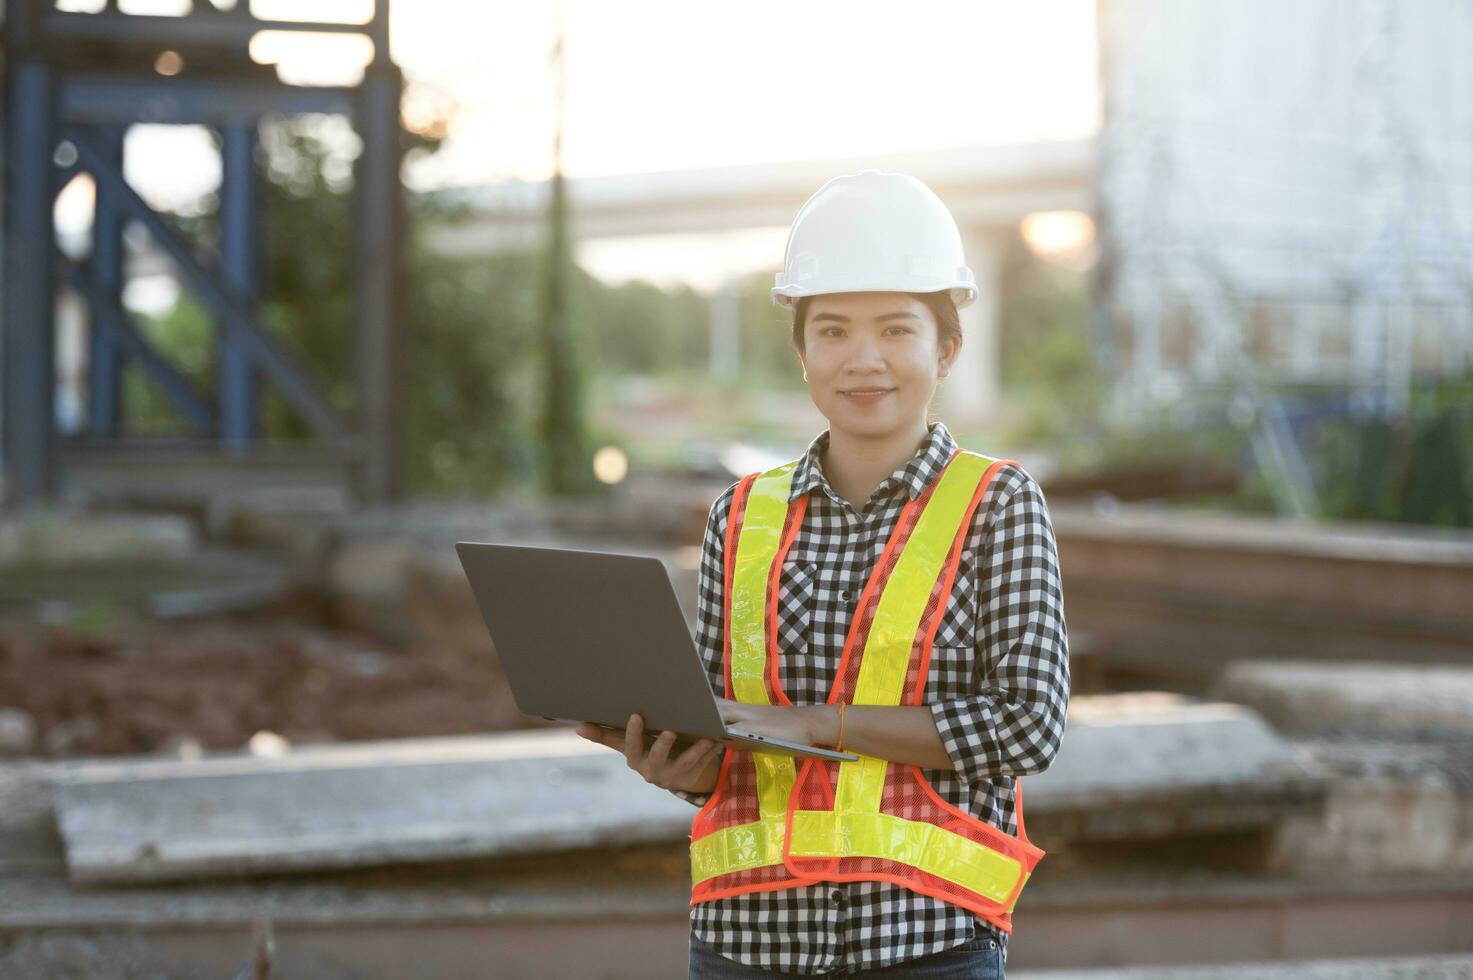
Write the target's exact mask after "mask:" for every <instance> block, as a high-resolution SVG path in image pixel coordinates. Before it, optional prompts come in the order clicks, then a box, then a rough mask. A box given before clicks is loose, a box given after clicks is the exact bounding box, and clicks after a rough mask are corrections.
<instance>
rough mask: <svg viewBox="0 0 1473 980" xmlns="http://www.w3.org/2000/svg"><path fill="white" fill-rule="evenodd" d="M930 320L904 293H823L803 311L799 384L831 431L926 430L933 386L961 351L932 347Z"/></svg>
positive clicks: (952, 345) (954, 345) (955, 344)
mask: <svg viewBox="0 0 1473 980" xmlns="http://www.w3.org/2000/svg"><path fill="white" fill-rule="evenodd" d="M937 333H938V330H937V326H936V318H935V316H934V315H933V314H932V313H931V310H930V308H929V307H927V306H926V304H925V303H922V302H921V301H920V300H918V299H916V298H915V297H913V296H909V295H907V294H905V293H880V292H864V293H828V294H825V295H821V296H815V297H813V299H812V300H810V301H809V304H808V318H807V319H806V320H805V321H804V324H803V345H804V348H805V349H804V352H803V354H801V355H800V357H801V359H802V361H803V372H804V377H805V378H806V379H807V381H808V393H809V396H810V397H811V398H812V399H813V404H814V405H816V406H818V410H819V411H820V412H822V413H823V414H824V416H825V417H826V418H827V419H828V420H829V423H830V425H831V426H833V427H834V428H837V429H843V430H846V431H848V432H851V433H853V434H855V435H859V436H885V435H889V434H891V433H894V432H899V431H903V430H906V429H910V428H913V427H915V426H916V425H921V426H924V425H925V419H926V408H927V406H928V405H929V404H930V402H931V396H932V394H933V393H934V392H935V390H936V382H937V380H938V379H940V378H944V377H946V373H947V371H949V370H950V369H951V365H952V363H953V362H954V361H955V360H956V355H957V352H958V350H959V349H960V347H961V341H960V339H955V338H954V339H952V340H951V341H949V342H948V343H947V344H946V346H945V348H944V349H941V348H939V347H938V344H937Z"/></svg>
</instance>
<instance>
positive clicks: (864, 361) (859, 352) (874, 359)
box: [845, 332, 885, 373]
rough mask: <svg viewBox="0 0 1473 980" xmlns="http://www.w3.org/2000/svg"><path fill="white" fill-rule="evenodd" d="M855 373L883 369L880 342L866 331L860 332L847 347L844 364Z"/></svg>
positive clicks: (883, 361)
mask: <svg viewBox="0 0 1473 980" xmlns="http://www.w3.org/2000/svg"><path fill="white" fill-rule="evenodd" d="M845 366H846V367H847V368H848V369H849V370H850V371H853V372H856V373H864V372H874V371H883V370H884V369H885V358H884V356H883V355H881V353H880V343H879V341H878V340H876V339H875V338H874V337H871V336H869V334H868V333H865V332H860V333H859V334H858V336H856V337H855V338H854V342H853V343H852V344H851V345H850V347H849V360H848V363H847V364H846V365H845Z"/></svg>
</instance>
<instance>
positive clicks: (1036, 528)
mask: <svg viewBox="0 0 1473 980" xmlns="http://www.w3.org/2000/svg"><path fill="white" fill-rule="evenodd" d="M828 440H829V433H828V432H827V431H824V432H823V433H821V434H820V435H819V436H818V437H817V438H816V439H814V440H813V442H812V443H811V444H810V445H809V447H808V452H807V455H806V456H804V458H803V459H802V460H801V461H800V462H799V464H798V466H797V469H796V470H795V472H794V474H793V490H792V497H791V498H790V499H793V500H796V499H797V498H798V497H799V496H800V495H802V494H806V493H812V494H813V499H812V500H811V501H809V506H808V510H807V513H806V514H805V515H804V518H803V525H802V527H801V528H800V529H799V531H798V534H797V537H796V538H795V540H794V542H793V547H792V550H791V551H790V552H789V553H788V556H787V560H786V562H785V563H784V567H783V569H782V571H781V573H780V579H779V586H780V588H779V596H780V604H781V608H780V610H779V624H778V634H777V636H778V639H777V642H778V647H779V649H780V652H781V654H782V660H781V663H780V665H779V668H778V671H779V675H780V678H781V681H782V685H783V689H784V690H785V691H786V692H787V694H788V696H789V698H790V699H791V700H792V702H793V704H795V705H805V704H822V703H824V702H825V701H826V700H827V698H828V693H829V690H830V687H831V685H832V683H833V679H834V672H835V670H836V669H837V667H838V662H839V656H840V654H841V653H842V652H843V648H844V639H845V636H846V635H847V633H848V630H849V621H850V617H851V615H852V614H853V611H854V608H855V606H856V605H857V603H858V600H859V595H860V593H861V591H862V590H863V589H864V585H865V582H866V581H867V580H868V579H869V575H870V573H871V571H872V570H873V569H874V564H875V562H876V560H877V559H878V558H879V557H880V554H881V553H882V552H883V551H884V549H885V541H886V539H887V538H888V537H889V535H890V531H891V530H892V529H893V528H894V527H895V523H896V520H897V519H898V518H899V516H900V511H901V508H902V507H904V505H905V503H906V502H907V501H908V500H912V499H914V498H915V497H916V496H918V495H919V494H920V493H921V491H922V490H924V489H925V488H926V486H927V485H928V484H929V483H930V482H931V481H932V480H934V479H935V478H936V477H937V476H938V475H939V474H940V473H941V470H942V469H943V467H944V466H945V464H946V461H947V460H948V459H950V457H951V455H952V453H953V451H954V450H955V449H956V442H955V440H954V439H953V438H952V435H951V433H950V432H949V431H947V428H946V426H945V425H943V424H942V423H940V422H937V423H934V424H932V426H931V427H930V435H929V436H928V437H927V439H926V441H925V442H924V443H923V444H922V445H921V446H920V448H919V449H918V450H917V452H916V454H915V456H914V457H912V458H911V460H910V461H909V462H907V463H906V464H905V465H904V466H902V467H900V468H899V469H898V470H896V471H895V472H894V473H892V474H891V475H890V476H889V477H888V478H887V479H886V480H885V481H884V482H883V483H881V484H880V485H879V486H878V487H877V488H876V489H875V491H874V493H873V494H872V495H871V497H870V499H869V502H868V503H867V504H866V506H865V508H864V510H863V511H862V512H856V511H855V510H854V508H853V507H851V506H850V505H849V504H848V503H847V502H846V501H844V500H843V498H841V497H839V496H838V495H837V494H835V493H834V491H833V489H832V488H831V487H830V486H829V482H828V479H827V478H826V477H825V476H824V473H823V469H822V467H821V465H820V454H821V453H822V452H823V450H824V448H825V447H826V446H827V445H828ZM735 489H736V485H735V484H733V485H732V486H731V487H729V488H728V489H727V490H726V492H725V493H723V494H722V495H721V496H720V497H719V498H718V499H717V500H716V503H715V504H714V505H712V508H711V514H710V517H709V519H708V521H707V524H706V534H705V542H704V545H703V548H702V555H701V565H700V570H699V574H698V586H697V590H698V593H699V609H698V612H697V630H696V644H697V646H698V647H699V648H700V651H701V656H702V659H703V660H704V661H705V665H706V670H707V673H708V674H709V677H710V681H711V687H712V689H713V690H714V691H715V692H716V693H717V695H718V696H719V695H721V694H722V693H723V692H724V690H725V683H724V675H723V670H722V645H723V641H722V632H723V621H722V617H723V615H724V608H723V595H722V593H723V589H724V587H725V583H724V582H723V581H722V567H723V558H722V552H723V550H724V545H725V537H726V525H727V515H728V513H729V512H730V509H731V500H732V495H733V492H734V491H735ZM925 701H926V703H927V704H929V705H930V707H931V712H932V714H933V715H934V716H935V720H936V729H937V731H938V732H939V733H940V735H941V740H942V743H943V744H944V745H945V747H946V752H947V754H948V755H949V756H950V757H951V759H952V761H953V763H954V764H955V768H954V769H931V768H923V769H922V772H923V773H924V774H925V776H926V778H927V779H928V780H929V781H930V783H931V785H932V786H934V787H935V788H936V791H937V792H938V793H939V794H940V795H941V797H942V798H943V799H945V800H946V801H947V802H948V803H951V804H952V805H954V806H956V807H957V808H959V809H961V810H963V811H965V812H967V813H970V814H972V815H974V816H976V817H980V818H981V819H983V820H986V821H988V822H989V823H992V824H995V825H996V826H998V827H1001V828H1003V829H1004V830H1006V831H1007V832H1008V833H1010V834H1016V833H1017V819H1016V816H1015V814H1014V809H1013V800H1014V794H1013V777H1014V776H1015V775H1028V774H1030V773H1038V772H1042V771H1043V770H1045V769H1047V768H1048V766H1049V763H1050V762H1051V761H1052V760H1053V757H1054V754H1055V753H1056V752H1057V751H1058V747H1059V742H1060V740H1061V739H1062V738H1063V734H1064V716H1065V711H1066V709H1067V707H1068V704H1069V655H1068V635H1067V633H1066V631H1065V626H1064V602H1063V593H1062V591H1061V589H1060V583H1059V571H1058V557H1057V553H1056V550H1055V545H1054V535H1053V527H1052V525H1051V524H1050V522H1049V517H1048V511H1047V509H1046V507H1045V504H1044V499H1043V493H1042V492H1041V491H1040V489H1039V487H1038V485H1037V484H1036V483H1035V482H1034V481H1033V478H1032V477H1030V476H1029V475H1028V474H1027V473H1026V472H1024V471H1023V470H1021V469H1019V468H1018V467H1016V466H1013V465H1011V464H1008V465H1005V466H1003V467H1002V468H1000V469H999V470H998V472H997V474H996V476H995V477H994V479H993V481H992V484H991V486H990V487H989V488H988V490H987V492H986V493H985V494H984V495H983V497H982V500H981V502H980V503H979V504H978V506H977V510H976V512H975V515H974V519H973V522H972V526H971V530H970V533H969V534H968V537H967V540H966V544H965V546H964V549H963V551H962V555H961V564H960V567H959V568H958V570H957V575H956V580H955V583H954V584H953V586H952V591H951V596H950V599H949V601H948V604H947V607H946V611H945V613H944V615H943V618H942V620H941V624H940V627H939V628H938V630H937V632H936V639H935V645H934V647H933V649H932V651H931V670H930V673H929V676H928V677H927V679H926V692H925ZM672 792H674V793H675V794H676V795H677V796H679V797H681V798H682V799H685V800H688V801H690V802H691V803H694V804H696V805H698V806H699V805H704V804H705V802H706V801H707V800H708V799H709V798H710V794H704V793H686V792H683V791H680V790H672ZM691 926H692V929H693V931H694V933H695V935H696V936H697V937H698V938H700V939H701V940H702V941H704V942H706V943H708V944H710V945H711V946H713V947H715V949H716V950H717V952H719V953H721V954H722V955H723V956H726V957H728V958H730V959H733V960H737V961H739V962H741V963H745V964H747V965H749V966H757V967H764V968H767V969H771V970H782V971H785V972H791V973H801V974H818V973H832V972H834V971H836V970H840V969H845V968H848V969H851V970H867V969H875V968H879V967H885V966H889V965H891V964H894V963H900V962H903V961H906V960H910V959H915V958H917V957H921V956H927V955H930V954H932V953H939V952H941V951H943V950H946V949H950V948H951V947H953V946H957V945H960V944H962V943H964V942H966V941H968V940H969V939H972V938H974V936H975V934H976V933H975V931H976V930H978V929H981V930H985V931H986V933H985V934H991V935H992V936H994V937H996V939H997V940H998V943H999V944H1000V945H1001V946H1002V950H1003V957H1004V962H1006V957H1007V935H1006V934H1005V933H1003V932H1002V931H1001V930H999V929H997V928H996V927H994V926H993V925H992V924H991V923H989V922H986V921H985V920H983V919H981V918H977V917H974V916H973V915H972V913H970V912H968V911H967V910H965V909H963V908H960V907H959V906H956V905H952V904H950V903H948V902H945V901H943V900H941V899H938V898H932V897H930V896H928V895H922V894H920V893H919V892H913V891H911V890H909V889H907V888H905V887H904V886H901V885H897V884H894V883H891V882H887V881H858V882H824V883H821V884H817V885H806V886H799V887H795V888H788V889H783V890H780V891H766V892H749V893H747V894H743V895H734V896H731V897H728V898H721V899H716V900H714V901H711V902H702V903H700V904H698V905H695V906H692V908H691Z"/></svg>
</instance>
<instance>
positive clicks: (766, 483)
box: [690, 450, 1044, 933]
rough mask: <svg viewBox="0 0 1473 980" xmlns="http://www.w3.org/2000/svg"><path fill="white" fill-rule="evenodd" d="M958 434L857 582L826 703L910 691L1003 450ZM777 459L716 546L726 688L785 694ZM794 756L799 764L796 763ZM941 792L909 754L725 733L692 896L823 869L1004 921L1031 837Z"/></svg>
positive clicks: (750, 479)
mask: <svg viewBox="0 0 1473 980" xmlns="http://www.w3.org/2000/svg"><path fill="white" fill-rule="evenodd" d="M1013 462H1015V461H1014V460H1007V459H1002V460H994V459H989V458H988V457H986V456H981V455H979V454H977V453H973V452H968V451H964V450H957V452H956V453H954V454H953V455H952V458H951V459H950V460H949V461H948V463H947V465H946V468H945V469H944V470H943V471H942V473H941V475H940V476H939V477H937V478H936V479H934V480H932V481H931V483H930V485H929V486H927V487H926V489H925V490H924V491H922V492H921V493H920V494H919V495H918V496H917V497H916V499H915V500H912V501H910V502H909V503H907V504H906V505H905V507H904V509H903V510H902V511H901V514H900V518H899V520H898V521H897V522H896V525H895V528H894V530H893V531H892V532H891V533H890V538H889V540H888V542H887V543H886V545H885V550H884V553H883V554H882V555H881V557H880V560H879V561H878V562H876V563H875V569H874V572H873V573H872V574H871V575H870V579H869V581H868V582H867V583H866V584H865V587H864V592H863V593H862V594H861V596H860V599H859V604H858V606H857V608H856V609H855V612H854V617H853V620H852V622H851V623H850V627H849V635H848V637H847V638H846V640H845V642H844V652H843V655H842V657H841V658H840V661H839V666H838V671H837V674H836V676H835V680H834V683H833V686H832V689H831V690H830V692H829V697H828V703H829V704H838V703H839V702H841V701H842V702H845V703H847V704H885V705H902V704H907V705H919V704H922V703H924V702H923V701H922V698H923V696H924V692H925V687H926V675H927V671H928V669H929V666H930V659H931V644H932V642H933V640H934V638H935V636H936V630H937V627H938V626H939V625H940V620H941V613H942V611H943V610H944V609H945V608H946V600H947V597H948V596H949V595H950V593H951V586H952V581H953V579H954V578H955V577H956V569H957V563H958V560H959V558H960V555H961V550H962V547H963V545H964V542H965V539H966V536H967V531H968V529H969V528H970V526H971V523H972V514H973V513H974V512H975V510H976V508H977V505H978V502H979V501H980V500H981V499H982V495H983V494H984V493H985V492H986V490H987V486H988V484H989V483H990V482H991V481H992V478H993V476H994V474H995V473H996V472H997V470H998V469H999V468H1000V467H1001V466H1002V465H1003V464H1005V463H1013ZM797 465H798V461H797V460H794V461H792V462H788V463H784V464H783V465H781V466H778V467H775V468H773V469H771V470H768V471H766V472H763V473H753V474H751V475H749V476H747V477H746V478H745V479H743V480H742V481H741V482H740V483H739V484H738V485H737V488H736V491H735V493H734V495H733V497H732V505H731V513H730V517H729V518H728V521H727V532H726V550H725V570H724V571H725V579H724V581H725V585H726V587H725V602H726V616H725V623H726V628H725V638H724V639H725V643H724V650H723V656H722V662H723V670H724V673H725V687H726V697H727V698H729V699H735V700H737V701H743V702H746V703H749V704H780V705H788V706H791V705H792V702H791V701H790V700H789V699H788V696H787V694H786V693H784V691H783V689H782V686H781V684H780V683H779V680H778V669H777V668H778V657H779V655H778V649H777V616H776V614H775V607H776V596H777V590H778V574H779V572H780V571H781V569H782V567H783V559H784V556H785V555H786V554H787V551H788V549H789V548H790V547H792V544H793V539H794V538H795V537H796V536H797V532H798V528H799V527H800V526H801V525H802V523H803V514H804V512H805V510H806V509H807V505H808V495H807V494H804V495H803V496H801V497H799V498H798V499H797V500H795V501H793V502H792V503H791V504H789V503H788V496H789V493H790V491H791V488H792V480H793V471H794V470H795V469H796V468H797ZM800 761H801V763H802V765H801V768H800V767H799V765H798V763H799V762H800ZM1015 785H1018V789H1017V813H1018V836H1017V837H1014V836H1012V835H1010V834H1008V833H1006V832H1005V831H1003V830H1002V829H1000V828H998V827H995V826H993V825H992V824H990V823H988V822H986V821H985V820H981V819H979V818H977V817H974V816H972V815H970V814H968V813H964V812H962V811H961V810H959V809H957V808H956V807H954V806H952V805H951V804H949V803H947V802H946V801H945V800H943V799H942V798H941V797H940V795H939V794H938V793H937V792H936V789H935V787H933V786H932V785H931V784H930V783H929V782H928V781H927V780H926V777H925V775H924V773H923V772H922V770H921V767H919V766H916V765H911V764H908V763H893V762H889V761H887V760H885V759H878V758H872V757H869V756H865V755H861V756H860V757H859V759H858V761H855V762H829V761H826V760H822V759H805V760H795V759H794V758H792V757H791V756H784V755H776V754H773V753H770V752H757V751H751V750H748V749H743V748H735V747H732V746H727V750H726V755H725V758H724V760H723V761H722V765H721V774H720V776H719V777H718V778H717V781H716V787H715V789H714V790H713V791H712V793H711V798H710V799H709V800H708V801H707V803H706V805H705V806H703V807H701V809H700V810H699V811H698V812H697V813H696V815H695V817H694V818H693V820H692V822H691V835H690V839H691V845H690V857H691V883H692V888H691V904H692V905H695V904H697V903H700V902H709V901H712V900H714V899H718V898H724V897H726V896H729V895H740V894H743V893H746V892H757V891H772V890H779V889H784V888H795V887H798V886H800V885H811V884H815V883H818V882H821V881H893V882H896V883H898V884H900V885H904V886H905V887H907V888H909V889H911V890H913V891H917V892H920V893H922V894H925V895H932V896H934V897H936V898H940V899H943V900H945V901H947V902H950V903H952V904H954V905H958V906H960V907H962V908H965V909H968V910H970V911H972V912H974V913H975V914H977V915H978V916H980V917H981V918H983V919H986V920H987V921H988V922H991V923H993V924H994V925H996V926H997V927H998V928H1000V929H1002V930H1003V931H1004V932H1009V933H1010V932H1012V911H1013V906H1014V905H1015V904H1016V903H1017V900H1018V894H1019V893H1020V892H1021V891H1022V890H1023V885H1024V884H1025V883H1026V882H1027V881H1028V877H1029V875H1030V874H1031V873H1032V871H1033V868H1034V867H1035V866H1036V865H1037V864H1038V862H1039V861H1040V860H1041V859H1042V858H1043V855H1044V852H1043V851H1042V850H1041V849H1039V848H1037V847H1035V846H1034V845H1033V844H1032V843H1030V842H1029V840H1028V836H1027V833H1026V832H1025V830H1024V827H1023V794H1022V788H1021V784H1019V783H1015Z"/></svg>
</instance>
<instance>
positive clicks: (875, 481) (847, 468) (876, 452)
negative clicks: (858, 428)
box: [822, 417, 930, 509]
mask: <svg viewBox="0 0 1473 980" xmlns="http://www.w3.org/2000/svg"><path fill="white" fill-rule="evenodd" d="M929 435H930V428H929V427H928V426H927V425H926V420H925V418H924V417H923V418H921V419H919V420H918V421H917V422H916V423H915V424H914V425H911V426H907V427H905V428H903V429H897V430H896V431H894V432H887V433H885V434H883V435H877V436H871V435H864V434H859V433H853V432H848V431H846V430H843V429H835V428H830V429H829V444H828V449H827V450H826V451H825V453H824V457H823V460H822V462H823V472H824V475H825V476H827V477H828V480H829V485H830V486H831V487H833V488H834V492H835V493H837V494H838V495H839V496H841V497H843V498H844V499H845V500H847V501H849V503H850V504H851V505H853V506H854V507H855V508H856V509H858V508H860V507H863V506H864V503H865V501H867V500H869V497H870V494H872V493H874V492H875V487H877V486H879V485H880V483H881V482H882V481H883V480H884V479H885V478H886V477H887V476H889V475H890V474H891V473H894V472H895V471H896V470H898V469H899V468H900V467H902V466H904V465H905V464H906V462H908V461H909V460H910V458H911V457H912V456H914V455H915V454H916V450H918V449H919V448H920V447H921V443H923V442H925V441H926V438H927V437H928V436H929Z"/></svg>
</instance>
